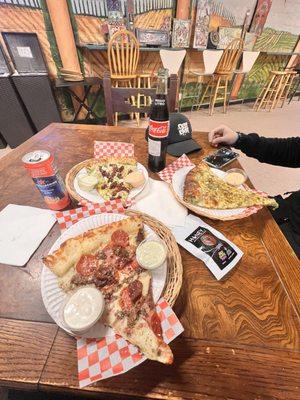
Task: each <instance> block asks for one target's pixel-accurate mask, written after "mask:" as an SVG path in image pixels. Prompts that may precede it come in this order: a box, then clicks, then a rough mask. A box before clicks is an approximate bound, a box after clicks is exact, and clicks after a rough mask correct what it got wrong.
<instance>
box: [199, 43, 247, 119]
mask: <svg viewBox="0 0 300 400" xmlns="http://www.w3.org/2000/svg"><path fill="white" fill-rule="evenodd" d="M243 48H244V41H243V39H234V40H233V41H232V42H230V43H229V45H228V46H227V47H226V49H225V50H224V53H223V54H222V57H221V59H220V61H219V63H218V65H217V68H216V70H215V73H214V74H213V76H212V78H211V79H210V80H209V82H208V84H207V86H206V89H205V90H204V93H203V95H202V97H201V100H200V103H199V106H198V110H199V108H200V107H201V105H202V104H203V102H204V100H205V98H209V100H210V101H209V115H212V114H213V112H214V107H215V104H216V102H217V101H222V103H223V111H224V113H226V110H227V96H228V82H229V81H230V80H231V79H232V77H233V72H234V70H235V68H236V65H237V63H238V61H239V59H240V57H241V54H242V51H243Z"/></svg>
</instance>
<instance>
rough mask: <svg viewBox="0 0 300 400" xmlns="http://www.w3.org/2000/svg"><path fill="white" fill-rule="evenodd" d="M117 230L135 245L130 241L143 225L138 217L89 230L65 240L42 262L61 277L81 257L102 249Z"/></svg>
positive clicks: (133, 239)
mask: <svg viewBox="0 0 300 400" xmlns="http://www.w3.org/2000/svg"><path fill="white" fill-rule="evenodd" d="M117 229H122V230H124V231H125V232H127V233H128V234H129V238H130V239H129V243H130V244H132V245H136V243H135V242H134V243H132V241H135V238H136V236H137V235H138V234H139V232H140V231H142V230H143V223H142V220H141V218H139V217H129V218H125V219H122V220H121V221H117V222H113V223H110V224H108V225H104V226H101V227H99V228H95V229H91V230H89V231H87V232H85V233H83V234H82V235H79V236H76V237H75V238H70V239H67V240H66V241H65V242H64V243H63V244H62V245H61V246H60V248H59V249H58V250H56V251H54V252H53V253H52V254H50V255H48V256H46V257H43V262H44V264H45V265H46V266H47V267H48V268H50V269H51V271H52V272H53V273H54V274H55V275H57V276H59V277H62V276H64V275H65V274H66V273H67V272H68V271H69V269H70V268H71V267H72V266H74V265H75V264H76V263H77V262H78V261H79V259H80V257H81V256H82V255H84V254H93V253H94V252H95V251H97V250H100V249H101V248H103V247H104V246H105V245H106V244H107V243H108V242H109V241H110V239H111V235H112V233H113V232H114V231H115V230H117ZM130 241H131V242H130Z"/></svg>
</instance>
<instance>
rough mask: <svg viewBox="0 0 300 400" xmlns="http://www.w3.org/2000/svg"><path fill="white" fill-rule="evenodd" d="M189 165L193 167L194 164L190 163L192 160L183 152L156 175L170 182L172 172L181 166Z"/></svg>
mask: <svg viewBox="0 0 300 400" xmlns="http://www.w3.org/2000/svg"><path fill="white" fill-rule="evenodd" d="M189 166H193V167H194V166H195V164H193V163H192V161H191V160H190V159H189V158H188V156H187V155H186V154H183V155H182V156H181V157H179V158H177V160H175V161H173V162H172V163H171V164H169V165H168V166H167V167H166V168H165V169H163V170H162V171H160V172H159V173H158V175H159V177H160V178H161V179H162V180H163V181H165V182H167V183H172V177H173V175H174V173H175V172H176V171H177V170H178V169H180V168H182V167H189Z"/></svg>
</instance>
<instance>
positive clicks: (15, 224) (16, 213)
mask: <svg viewBox="0 0 300 400" xmlns="http://www.w3.org/2000/svg"><path fill="white" fill-rule="evenodd" d="M55 221H56V218H55V216H54V213H53V211H50V210H43V209H41V208H35V207H29V206H18V205H15V204H9V205H8V206H7V207H5V208H4V209H3V210H2V211H1V212H0V263H3V264H10V265H15V266H18V267H21V266H23V265H25V264H26V263H27V261H28V260H29V258H30V256H31V255H32V254H33V253H34V252H35V250H36V249H37V248H38V246H39V244H40V243H41V242H42V240H43V239H44V238H45V236H46V235H47V233H48V232H49V230H50V229H51V227H52V226H53V224H54V223H55Z"/></svg>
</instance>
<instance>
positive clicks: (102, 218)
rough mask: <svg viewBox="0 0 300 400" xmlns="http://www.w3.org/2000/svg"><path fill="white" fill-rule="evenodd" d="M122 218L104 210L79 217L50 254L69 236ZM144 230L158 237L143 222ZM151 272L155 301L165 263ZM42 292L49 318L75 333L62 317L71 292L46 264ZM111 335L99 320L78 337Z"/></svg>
mask: <svg viewBox="0 0 300 400" xmlns="http://www.w3.org/2000/svg"><path fill="white" fill-rule="evenodd" d="M124 218H128V216H126V215H122V214H112V213H103V214H98V215H93V216H91V217H88V218H85V219H82V220H80V221H78V222H77V223H76V224H74V225H72V226H71V227H70V228H69V229H67V230H66V231H65V232H64V233H63V234H62V235H61V236H60V237H59V238H58V239H57V240H56V242H55V243H54V244H53V246H52V247H51V249H50V251H49V254H51V253H53V252H54V251H55V250H57V249H58V248H59V246H60V245H61V244H62V243H63V242H65V241H66V240H67V239H69V238H71V237H75V236H78V235H80V234H82V233H84V232H86V231H88V230H90V229H94V228H97V227H99V226H102V225H106V224H110V223H112V222H115V221H120V220H121V219H124ZM144 231H145V238H146V239H157V238H158V236H157V235H156V233H154V232H153V230H152V229H151V228H149V227H148V226H147V225H144ZM150 273H151V274H152V289H153V298H154V302H155V303H156V302H157V301H158V300H159V298H160V295H161V293H162V291H163V288H164V286H165V282H166V276H167V262H165V263H164V264H163V265H162V266H161V267H159V268H157V269H155V270H154V271H150ZM41 291H42V298H43V302H44V305H45V307H46V310H47V312H48V313H49V315H50V316H51V318H52V319H53V320H54V321H55V323H56V324H57V325H58V326H59V327H60V328H62V329H63V330H65V331H66V332H67V333H69V334H70V335H72V336H75V335H74V334H73V333H72V332H71V331H70V330H69V329H68V327H67V326H66V325H65V324H64V321H63V319H62V307H63V304H65V302H66V301H67V299H68V297H70V295H69V294H67V293H65V292H64V291H63V290H62V289H61V288H60V287H59V286H58V280H57V276H56V275H55V274H54V273H53V272H51V271H50V269H49V268H47V267H46V266H45V265H43V269H42V275H41ZM113 335H114V331H113V330H112V329H111V328H109V327H107V326H105V325H104V324H102V323H101V321H98V322H97V323H96V324H95V325H94V326H93V327H92V328H91V329H90V330H89V331H88V332H86V333H85V334H84V335H81V336H82V337H85V338H99V337H104V336H113Z"/></svg>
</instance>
